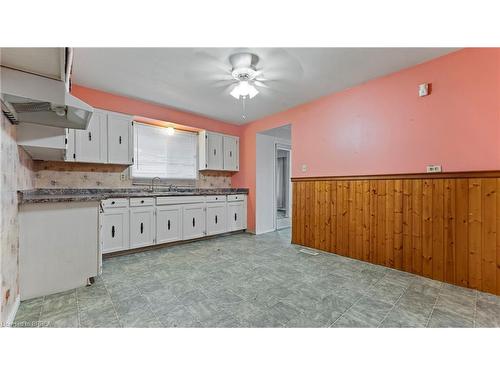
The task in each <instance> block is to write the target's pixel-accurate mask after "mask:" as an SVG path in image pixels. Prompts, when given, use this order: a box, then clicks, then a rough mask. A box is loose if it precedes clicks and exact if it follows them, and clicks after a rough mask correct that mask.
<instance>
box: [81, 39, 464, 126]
mask: <svg viewBox="0 0 500 375" xmlns="http://www.w3.org/2000/svg"><path fill="white" fill-rule="evenodd" d="M454 50H455V49H450V48H250V49H248V48H75V50H74V66H73V76H72V77H73V82H74V83H76V84H79V85H83V86H88V87H92V88H96V89H100V90H104V91H108V92H111V93H116V94H120V95H124V96H129V97H133V98H137V99H141V100H145V101H148V102H152V103H157V104H161V105H165V106H169V107H172V108H177V109H180V110H183V111H188V112H192V113H197V114H201V115H204V116H207V117H210V118H214V119H219V120H223V121H226V122H230V123H234V124H244V123H247V122H250V121H253V120H256V119H259V118H262V117H265V116H268V115H270V114H273V113H277V112H280V111H283V110H285V109H288V108H291V107H294V106H296V105H298V104H302V103H306V102H308V101H311V100H313V99H316V98H319V97H321V96H324V95H327V94H330V93H333V92H337V91H341V90H344V89H346V88H348V87H352V86H355V85H358V84H360V83H363V82H366V81H368V80H370V79H373V78H376V77H380V76H383V75H386V74H389V73H392V72H395V71H398V70H401V69H404V68H407V67H410V66H413V65H416V64H419V63H421V62H424V61H427V60H430V59H433V58H435V57H438V56H441V55H444V54H447V53H449V52H452V51H454ZM238 51H250V52H252V53H255V54H257V55H258V56H259V57H260V61H259V63H258V65H257V67H258V68H259V69H263V76H264V77H266V76H267V77H268V78H276V77H277V78H279V77H284V78H285V79H276V80H271V81H269V82H268V83H267V85H268V86H269V89H259V90H260V94H259V95H257V96H256V97H255V98H253V99H251V100H247V101H246V118H242V114H243V108H242V103H241V101H238V100H236V99H234V98H233V97H231V96H230V95H229V94H228V90H227V88H225V87H224V86H221V82H220V76H221V73H225V74H227V72H228V71H229V70H230V65H229V60H228V57H229V55H231V54H232V53H234V52H238ZM224 70H225V71H226V72H224ZM212 78H213V79H212ZM223 84H225V82H223Z"/></svg>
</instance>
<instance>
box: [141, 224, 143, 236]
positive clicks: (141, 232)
mask: <svg viewBox="0 0 500 375" xmlns="http://www.w3.org/2000/svg"><path fill="white" fill-rule="evenodd" d="M142 233H144V223H141V234H142Z"/></svg>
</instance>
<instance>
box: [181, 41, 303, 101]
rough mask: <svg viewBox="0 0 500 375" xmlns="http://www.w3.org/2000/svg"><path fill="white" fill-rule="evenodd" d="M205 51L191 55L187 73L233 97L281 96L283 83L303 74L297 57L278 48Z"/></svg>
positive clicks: (284, 92)
mask: <svg viewBox="0 0 500 375" xmlns="http://www.w3.org/2000/svg"><path fill="white" fill-rule="evenodd" d="M208 51H210V50H201V51H198V52H197V53H196V54H195V58H194V59H193V65H192V66H191V69H188V72H187V73H188V76H189V78H190V79H192V78H194V79H200V80H203V81H205V82H207V83H208V85H209V86H211V87H223V88H224V93H227V94H230V95H231V96H232V97H234V98H235V99H241V100H245V99H252V98H254V97H255V96H257V95H258V94H259V93H262V94H266V95H268V96H270V95H271V94H272V93H281V94H282V95H284V94H286V91H287V90H286V89H285V90H281V89H280V88H282V87H283V86H284V83H286V82H288V83H293V82H294V81H296V80H298V79H301V78H302V75H303V69H302V66H301V64H300V63H299V62H298V60H297V59H296V58H295V57H293V56H292V55H290V54H289V53H288V52H287V51H286V50H284V49H282V48H262V49H258V50H257V51H248V50H241V49H239V50H235V52H234V53H232V54H229V56H228V55H227V51H226V50H218V49H214V52H215V53H214V54H210V53H209V52H208ZM233 51H234V50H233ZM221 52H222V53H221ZM217 53H218V56H217ZM257 53H258V54H257Z"/></svg>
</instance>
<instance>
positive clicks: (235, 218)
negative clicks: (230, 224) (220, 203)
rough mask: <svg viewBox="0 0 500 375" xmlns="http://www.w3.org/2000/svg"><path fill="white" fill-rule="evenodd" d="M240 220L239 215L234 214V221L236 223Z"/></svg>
mask: <svg viewBox="0 0 500 375" xmlns="http://www.w3.org/2000/svg"><path fill="white" fill-rule="evenodd" d="M237 219H238V215H237V214H236V212H235V213H234V221H236V220H237Z"/></svg>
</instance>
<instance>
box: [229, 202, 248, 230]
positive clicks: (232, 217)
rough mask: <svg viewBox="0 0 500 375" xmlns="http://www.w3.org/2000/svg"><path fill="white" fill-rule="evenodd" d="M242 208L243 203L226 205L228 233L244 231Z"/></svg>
mask: <svg viewBox="0 0 500 375" xmlns="http://www.w3.org/2000/svg"><path fill="white" fill-rule="evenodd" d="M244 206H245V203H244V202H231V203H228V204H227V222H228V225H227V227H228V231H229V232H231V231H233V230H241V229H244V222H245V217H244V215H245V212H244V211H245V210H244Z"/></svg>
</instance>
